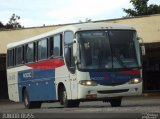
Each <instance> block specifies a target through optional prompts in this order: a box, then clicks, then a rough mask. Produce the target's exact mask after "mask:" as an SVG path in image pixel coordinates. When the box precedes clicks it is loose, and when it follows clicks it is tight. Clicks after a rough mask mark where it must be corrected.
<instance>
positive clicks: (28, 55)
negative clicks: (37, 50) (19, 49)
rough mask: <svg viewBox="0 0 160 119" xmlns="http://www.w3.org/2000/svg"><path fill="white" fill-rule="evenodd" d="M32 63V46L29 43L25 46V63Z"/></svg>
mask: <svg viewBox="0 0 160 119" xmlns="http://www.w3.org/2000/svg"><path fill="white" fill-rule="evenodd" d="M33 61H34V44H33V43H30V44H28V45H26V62H33Z"/></svg>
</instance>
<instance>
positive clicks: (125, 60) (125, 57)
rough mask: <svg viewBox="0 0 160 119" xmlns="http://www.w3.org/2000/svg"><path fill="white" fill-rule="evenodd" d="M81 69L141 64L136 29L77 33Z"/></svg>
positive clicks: (79, 66)
mask: <svg viewBox="0 0 160 119" xmlns="http://www.w3.org/2000/svg"><path fill="white" fill-rule="evenodd" d="M77 37H78V41H79V47H80V56H79V57H80V62H79V63H78V68H79V69H82V70H83V69H84V70H87V69H88V70H89V69H94V70H98V69H104V70H105V69H119V68H121V69H126V68H127V69H128V68H137V67H140V66H141V63H140V58H139V56H140V54H139V51H140V50H139V45H138V41H137V39H136V31H133V30H108V31H102V30H101V31H81V32H78V33H77Z"/></svg>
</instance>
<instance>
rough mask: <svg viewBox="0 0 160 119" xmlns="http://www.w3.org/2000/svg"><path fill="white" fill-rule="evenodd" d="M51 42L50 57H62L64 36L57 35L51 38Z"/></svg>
mask: <svg viewBox="0 0 160 119" xmlns="http://www.w3.org/2000/svg"><path fill="white" fill-rule="evenodd" d="M49 39H50V40H49V42H50V51H49V56H50V57H51V56H53V57H59V56H62V35H61V34H57V35H55V36H53V37H50V38H49Z"/></svg>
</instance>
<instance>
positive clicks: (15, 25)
mask: <svg viewBox="0 0 160 119" xmlns="http://www.w3.org/2000/svg"><path fill="white" fill-rule="evenodd" d="M18 20H20V16H18V15H16V14H12V16H11V18H10V19H9V22H8V23H7V24H6V25H4V24H3V23H2V22H1V21H0V28H5V29H13V28H22V26H21V25H20V23H19V22H18Z"/></svg>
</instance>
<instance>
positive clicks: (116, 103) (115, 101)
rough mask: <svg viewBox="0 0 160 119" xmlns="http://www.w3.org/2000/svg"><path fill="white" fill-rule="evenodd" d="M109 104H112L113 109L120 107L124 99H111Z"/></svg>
mask: <svg viewBox="0 0 160 119" xmlns="http://www.w3.org/2000/svg"><path fill="white" fill-rule="evenodd" d="M109 102H110V104H111V106H112V107H120V106H121V102H122V98H115V99H111V100H110V101H109Z"/></svg>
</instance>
